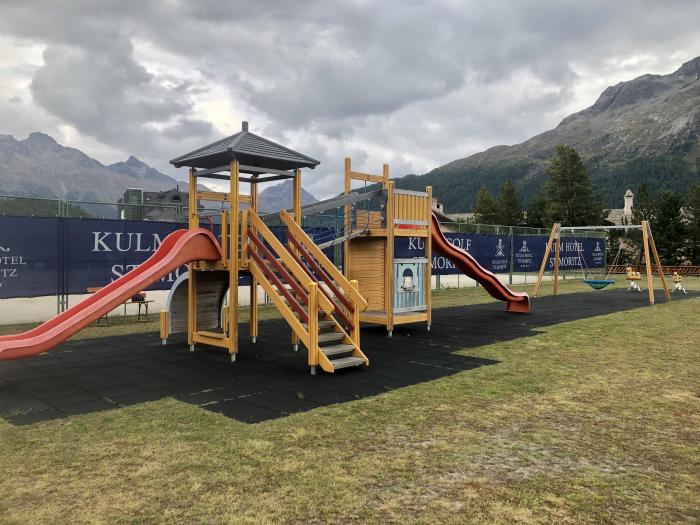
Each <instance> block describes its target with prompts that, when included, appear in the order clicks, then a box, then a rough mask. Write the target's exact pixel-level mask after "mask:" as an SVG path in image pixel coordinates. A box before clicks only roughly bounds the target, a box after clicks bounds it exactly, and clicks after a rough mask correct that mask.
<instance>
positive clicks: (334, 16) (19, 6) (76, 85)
mask: <svg viewBox="0 0 700 525" xmlns="http://www.w3.org/2000/svg"><path fill="white" fill-rule="evenodd" d="M698 21H700V2H698V1H697V0H687V1H673V0H665V1H658V0H654V1H646V0H616V1H614V2H613V1H609V0H605V1H598V0H586V1H578V0H571V1H565V0H564V1H563V0H549V1H548V0H533V1H520V0H511V1H510V2H507V1H503V0H490V1H488V2H484V1H466V0H465V1H458V0H443V1H412V0H404V1H396V2H390V1H376V2H372V1H364V0H363V1H343V2H331V1H329V0H326V1H320V0H319V1H312V0H310V1H285V0H270V1H265V0H259V1H251V0H241V1H222V0H197V1H195V0H193V1H189V2H188V1H185V0H152V1H151V0H147V1H143V0H141V1H139V2H135V1H130V0H71V1H60V0H44V1H32V0H2V1H1V2H0V133H5V134H12V135H14V136H15V137H16V138H24V137H25V136H26V135H27V134H28V133H29V132H31V131H36V130H40V131H45V132H47V133H49V134H51V135H53V136H54V137H55V138H56V139H57V140H58V141H59V142H61V143H62V144H65V145H69V146H74V147H78V148H80V149H82V150H83V151H85V152H86V153H88V154H89V155H91V156H93V157H95V158H97V159H98V160H100V161H101V162H103V163H110V162H115V161H118V160H124V159H125V158H126V157H127V156H128V155H131V154H133V155H135V156H137V157H139V158H141V159H142V160H144V161H146V162H148V163H149V164H151V165H153V166H155V167H157V168H158V169H161V170H162V171H165V172H166V173H169V174H171V175H175V176H177V177H178V178H184V176H185V175H184V170H183V171H181V172H177V171H175V170H173V169H172V168H171V167H169V165H168V162H167V161H168V160H169V159H171V158H173V157H175V156H177V155H179V154H182V153H184V152H187V151H189V150H191V149H193V148H195V147H198V146H201V145H204V144H206V143H208V142H210V141H212V140H214V139H217V138H221V137H223V136H225V135H229V134H232V133H235V132H236V131H238V130H239V129H240V121H241V120H248V121H250V123H251V131H253V132H256V133H258V134H261V135H263V136H266V137H268V138H271V139H273V140H277V141H279V142H281V143H283V144H285V145H288V146H290V147H293V148H295V149H298V150H299V151H301V152H302V153H305V154H307V155H310V156H312V157H315V158H317V159H319V160H321V162H322V164H321V166H320V167H319V168H318V169H317V170H316V171H315V172H311V173H310V174H309V175H307V176H306V177H305V181H304V185H305V186H306V187H307V188H308V189H309V190H310V191H311V192H312V193H314V194H315V195H317V196H318V197H325V196H328V195H330V194H335V193H337V192H338V190H339V188H340V187H341V185H342V181H341V179H342V176H341V174H342V159H343V157H345V156H347V155H350V156H352V157H353V159H354V162H355V165H356V166H358V168H360V169H363V170H364V171H373V172H377V171H379V167H380V166H381V164H382V163H383V162H389V163H390V164H391V166H392V175H393V176H399V175H404V174H406V173H410V172H413V173H424V172H426V171H429V170H430V169H432V168H434V167H436V166H438V165H440V164H443V163H445V162H448V161H450V160H453V159H455V158H459V157H464V156H466V155H468V154H470V153H474V152H477V151H481V150H483V149H485V148H488V147H490V146H494V145H497V144H512V143H517V142H521V141H522V140H525V139H527V138H529V137H530V136H532V135H534V134H536V133H539V132H541V131H544V130H546V129H549V128H551V127H553V126H555V125H556V124H557V123H558V122H559V121H560V120H561V119H562V118H563V117H564V116H566V115H567V114H569V113H571V112H574V111H578V110H580V109H583V108H584V107H586V106H589V105H590V104H592V103H593V102H594V101H595V99H596V98H597V96H598V95H599V94H600V92H601V91H602V90H603V89H604V88H605V87H607V86H609V85H612V84H615V83H617V82H620V81H623V80H629V79H631V78H634V77H636V76H639V75H641V74H644V73H659V74H665V73H669V72H671V71H673V70H675V69H676V68H677V67H678V66H680V65H681V64H682V63H683V62H685V61H687V60H689V59H691V58H693V57H695V56H698V55H700V24H699V23H698Z"/></svg>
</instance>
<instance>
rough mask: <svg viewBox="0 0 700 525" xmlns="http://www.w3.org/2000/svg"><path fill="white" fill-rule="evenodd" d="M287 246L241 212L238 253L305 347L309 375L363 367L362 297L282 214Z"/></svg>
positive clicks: (251, 214) (365, 361) (364, 304)
mask: <svg viewBox="0 0 700 525" xmlns="http://www.w3.org/2000/svg"><path fill="white" fill-rule="evenodd" d="M280 216H281V218H282V221H283V222H284V224H285V225H286V226H287V238H288V241H289V246H284V245H283V244H282V243H281V242H280V241H279V239H277V237H276V236H275V235H274V234H273V233H272V231H270V229H269V228H268V227H267V225H265V223H263V221H262V220H261V219H260V217H259V216H258V215H257V214H255V213H254V212H253V211H251V210H244V211H243V220H242V224H243V225H247V228H246V230H244V231H245V233H244V236H245V237H247V241H248V242H247V243H246V244H244V253H243V254H242V255H243V257H244V258H245V259H246V265H247V266H248V269H249V270H250V272H251V274H252V275H253V277H254V278H255V280H256V281H257V282H258V283H259V284H260V285H261V286H262V288H263V289H264V290H265V293H266V294H267V295H268V297H270V299H271V300H272V302H273V303H274V304H275V306H276V307H277V309H278V310H279V311H280V313H281V314H282V316H283V317H284V319H285V320H286V321H287V324H289V326H290V327H291V328H292V330H293V332H294V333H295V334H296V336H297V337H298V338H299V341H300V342H301V344H303V345H304V347H305V348H306V349H307V356H308V364H309V367H310V368H311V373H312V374H315V373H316V368H317V367H318V366H320V367H321V369H322V370H324V371H326V372H331V373H332V372H335V371H336V370H339V369H342V368H348V367H357V366H363V365H365V366H366V365H368V364H369V360H368V359H367V356H365V355H364V354H363V353H362V350H361V349H360V319H359V313H360V311H361V310H364V309H365V308H366V307H367V301H365V299H364V298H363V297H362V296H361V295H360V293H359V292H358V291H357V282H350V281H348V280H347V279H345V277H344V276H343V275H342V273H340V271H338V270H337V268H335V266H334V265H333V263H332V262H331V261H329V260H328V258H327V257H325V255H324V254H323V252H322V251H321V250H319V249H318V248H317V247H316V245H315V244H314V243H313V241H312V240H311V239H310V238H309V237H308V236H307V235H306V233H305V232H304V231H303V230H302V228H301V227H300V226H299V225H298V224H296V223H295V222H294V220H293V218H292V216H291V215H290V214H289V213H287V212H284V211H283V212H281V214H280Z"/></svg>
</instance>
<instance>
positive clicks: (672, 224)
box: [652, 191, 687, 265]
mask: <svg viewBox="0 0 700 525" xmlns="http://www.w3.org/2000/svg"><path fill="white" fill-rule="evenodd" d="M654 201H655V208H656V220H655V221H654V223H653V224H652V233H653V234H654V241H655V244H656V249H657V250H658V252H659V256H660V257H661V260H662V262H663V263H665V264H674V265H675V264H681V263H682V262H683V260H684V259H685V254H686V251H687V250H686V241H687V230H686V226H685V224H684V223H683V219H682V217H681V207H682V205H683V200H682V199H681V198H680V196H679V195H678V194H677V193H674V192H672V191H661V192H659V193H658V194H657V195H656V198H655V199H654Z"/></svg>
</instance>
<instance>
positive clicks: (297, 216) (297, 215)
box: [292, 168, 302, 226]
mask: <svg viewBox="0 0 700 525" xmlns="http://www.w3.org/2000/svg"><path fill="white" fill-rule="evenodd" d="M292 197H293V202H292V211H293V212H294V222H296V223H297V224H298V225H299V226H302V224H301V222H302V221H301V170H300V169H299V168H297V169H296V170H294V191H293V195H292Z"/></svg>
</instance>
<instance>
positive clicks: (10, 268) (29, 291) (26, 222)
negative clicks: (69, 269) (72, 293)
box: [0, 217, 61, 299]
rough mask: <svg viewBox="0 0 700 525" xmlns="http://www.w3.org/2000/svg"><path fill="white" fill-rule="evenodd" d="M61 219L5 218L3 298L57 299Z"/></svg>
mask: <svg viewBox="0 0 700 525" xmlns="http://www.w3.org/2000/svg"><path fill="white" fill-rule="evenodd" d="M59 233H60V232H59V219H57V218H38V217H36V218H27V217H2V218H1V221H0V298H3V299H4V298H7V297H36V296H39V295H57V294H58V290H59V284H60V283H59V279H60V271H59V269H60V268H59V266H60V265H59V260H60V253H59V251H60V248H61V246H60V235H59Z"/></svg>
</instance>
